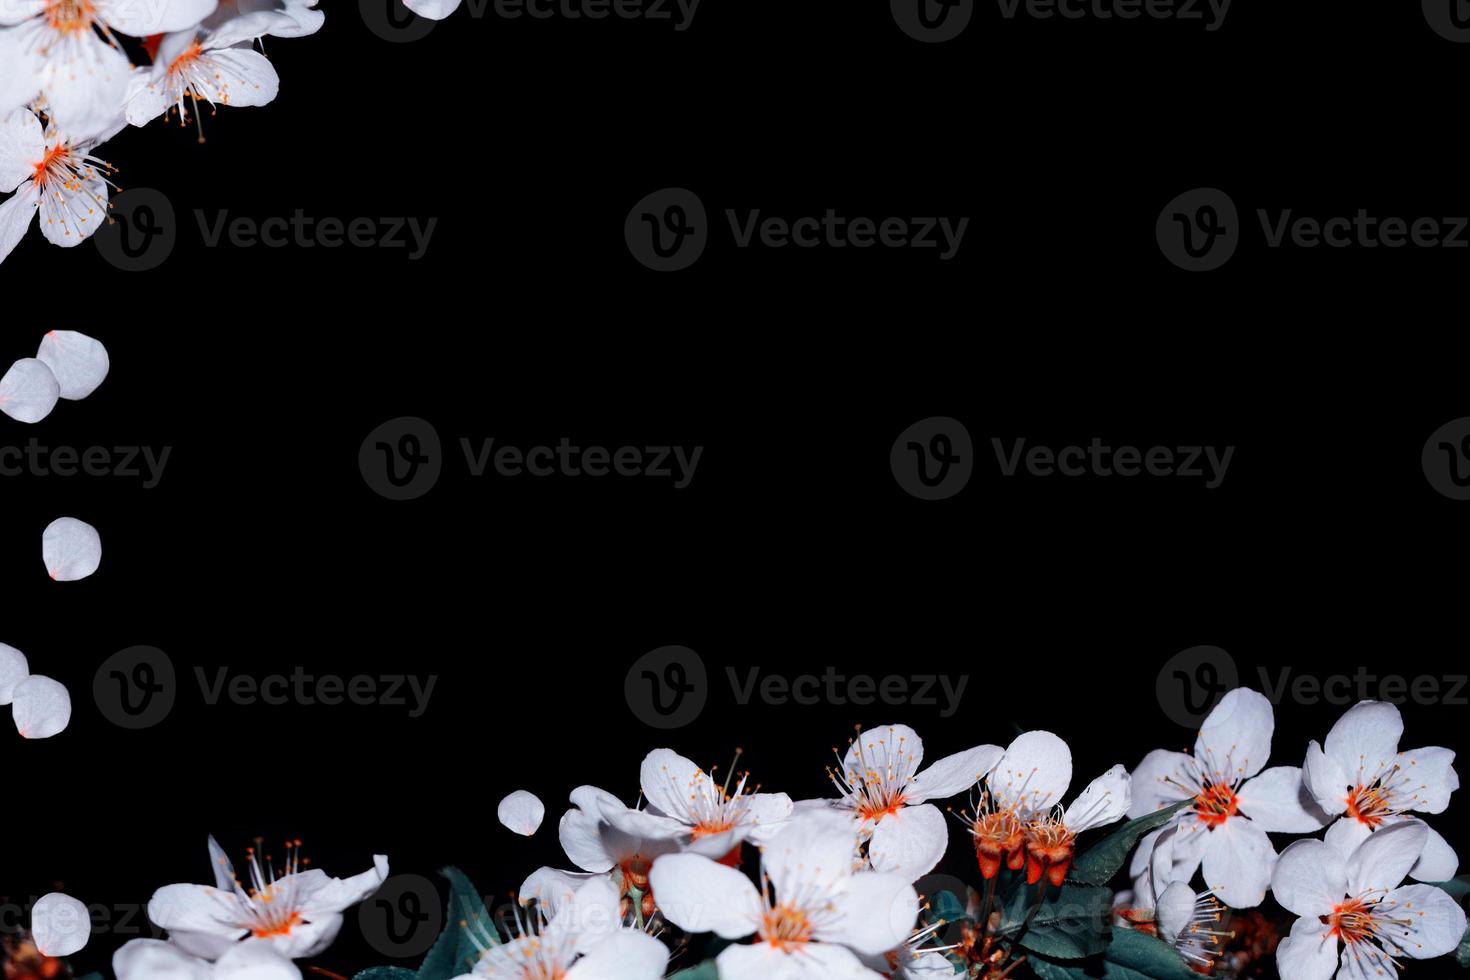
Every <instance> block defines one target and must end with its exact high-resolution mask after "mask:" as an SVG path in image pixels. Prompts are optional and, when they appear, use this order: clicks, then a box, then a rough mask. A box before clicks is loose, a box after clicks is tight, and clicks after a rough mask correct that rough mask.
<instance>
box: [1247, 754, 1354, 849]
mask: <svg viewBox="0 0 1470 980" xmlns="http://www.w3.org/2000/svg"><path fill="white" fill-rule="evenodd" d="M1236 802H1237V803H1238V805H1239V806H1240V811H1241V812H1242V813H1244V814H1245V815H1246V816H1248V817H1250V818H1251V820H1253V821H1254V822H1255V823H1256V825H1257V826H1259V827H1260V828H1261V829H1262V830H1264V831H1266V832H1267V833H1272V834H1310V833H1313V832H1315V831H1318V830H1321V829H1322V828H1323V827H1325V826H1327V825H1328V824H1329V823H1331V822H1332V818H1331V817H1330V816H1328V815H1327V814H1325V813H1323V812H1322V809H1321V807H1319V806H1317V803H1316V801H1315V800H1313V799H1312V796H1311V794H1310V793H1308V792H1307V790H1306V787H1304V786H1303V785H1302V771H1301V770H1300V769H1298V768H1297V767H1296V766H1275V767H1273V768H1271V769H1267V770H1266V771H1265V772H1263V773H1261V774H1260V775H1259V776H1256V777H1255V778H1254V779H1251V780H1249V781H1248V782H1246V784H1245V785H1244V786H1242V787H1241V788H1240V791H1239V792H1238V793H1237V794H1236Z"/></svg>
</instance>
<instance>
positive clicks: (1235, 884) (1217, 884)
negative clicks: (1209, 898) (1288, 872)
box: [1204, 695, 1276, 909]
mask: <svg viewBox="0 0 1470 980" xmlns="http://www.w3.org/2000/svg"><path fill="white" fill-rule="evenodd" d="M1226 697H1229V695H1226ZM1275 868H1276V849H1275V848H1274V847H1272V846H1271V839H1270V838H1269V837H1267V836H1266V832H1265V831H1264V830H1262V829H1261V828H1260V827H1257V826H1256V825H1255V824H1254V823H1252V822H1251V821H1250V820H1248V819H1246V818H1244V817H1231V818H1230V819H1229V820H1226V821H1225V822H1224V823H1223V824H1221V825H1220V826H1218V827H1216V828H1215V829H1214V830H1212V831H1210V832H1209V838H1208V839H1207V841H1206V843H1205V858H1204V872H1205V881H1206V882H1207V883H1208V884H1209V886H1210V887H1211V888H1213V889H1214V890H1215V895H1216V896H1217V897H1218V898H1219V899H1220V901H1222V902H1224V903H1225V904H1226V905H1228V906H1230V907H1231V908H1233V909H1249V908H1255V907H1256V906H1257V905H1260V904H1261V901H1262V900H1263V899H1264V898H1265V897H1266V889H1267V888H1269V887H1270V885H1271V872H1272V871H1273V870H1275Z"/></svg>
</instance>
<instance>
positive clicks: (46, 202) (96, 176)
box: [0, 101, 121, 418]
mask: <svg viewBox="0 0 1470 980" xmlns="http://www.w3.org/2000/svg"><path fill="white" fill-rule="evenodd" d="M118 104H119V105H121V102H120V101H119V103H118ZM109 135H110V134H109ZM99 142H100V140H98V139H83V140H76V139H73V138H72V137H71V136H69V135H67V134H66V133H65V132H63V131H61V130H59V129H58V128H56V127H55V126H54V125H53V126H51V127H50V128H49V129H46V130H43V129H42V128H41V121H40V119H38V118H37V116H36V114H35V113H34V112H31V111H30V110H29V109H17V110H16V111H14V112H12V113H11V114H10V115H8V116H6V117H5V118H4V119H3V120H0V193H4V192H6V191H15V193H14V195H12V196H11V197H10V198H9V199H8V200H7V201H5V202H4V203H3V204H0V262H3V261H5V259H6V258H7V257H8V256H9V255H10V253H11V252H13V251H14V250H15V246H16V245H18V244H19V243H20V240H21V238H22V237H24V235H25V233H26V230H27V229H28V228H30V226H31V221H32V220H33V219H35V217H36V215H37V214H38V213H39V214H40V224H41V234H42V235H44V236H45V237H46V240H47V241H49V242H51V244H53V245H60V246H61V247H63V248H74V247H76V246H77V245H80V244H81V243H82V242H84V241H86V240H87V239H88V238H90V237H92V235H93V234H94V233H96V231H97V229H98V228H100V227H102V222H103V221H105V220H106V219H107V199H108V186H109V184H110V181H109V179H108V175H109V174H110V173H111V172H112V167H111V165H109V164H108V163H106V162H105V161H103V160H99V159H98V158H96V157H94V156H92V150H94V149H95V148H96V146H97V144H98V143H99ZM36 363H37V364H40V363H42V362H40V361H36ZM43 366H44V365H43ZM47 371H48V373H49V371H50V369H49V368H47ZM52 380H53V382H55V376H54V375H52ZM60 395H61V386H60V383H59V382H56V396H57V397H58V398H59V397H60ZM0 397H3V395H0ZM52 404H53V405H54V402H53V403H52ZM49 411H50V410H49V409H47V410H46V412H44V413H42V415H41V417H42V418H44V417H45V414H47V413H49Z"/></svg>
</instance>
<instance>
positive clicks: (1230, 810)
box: [1194, 783, 1240, 828]
mask: <svg viewBox="0 0 1470 980" xmlns="http://www.w3.org/2000/svg"><path fill="white" fill-rule="evenodd" d="M1239 810H1240V802H1239V801H1238V800H1236V798H1235V790H1234V789H1233V788H1231V787H1230V786H1228V785H1227V784H1225V783H1211V784H1210V785H1208V786H1206V787H1205V788H1204V789H1202V790H1200V792H1199V795H1198V796H1196V797H1195V798H1194V812H1195V815H1196V816H1198V817H1199V819H1200V822H1201V823H1204V824H1207V825H1208V826H1210V827H1212V828H1213V827H1219V826H1221V825H1222V824H1224V823H1225V821H1227V820H1229V819H1230V818H1231V817H1233V816H1235V815H1236V813H1238V812H1239Z"/></svg>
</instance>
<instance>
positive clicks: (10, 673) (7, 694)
mask: <svg viewBox="0 0 1470 980" xmlns="http://www.w3.org/2000/svg"><path fill="white" fill-rule="evenodd" d="M29 676H31V665H30V664H28V663H26V655H25V654H23V653H21V652H20V651H19V650H17V649H16V648H15V647H11V646H6V645H5V644H4V643H0V704H9V703H10V698H11V696H12V694H13V692H14V691H15V685H17V684H19V683H20V682H21V681H23V680H25V679H26V678H27V677H29Z"/></svg>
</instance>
